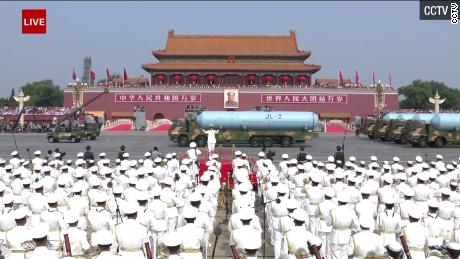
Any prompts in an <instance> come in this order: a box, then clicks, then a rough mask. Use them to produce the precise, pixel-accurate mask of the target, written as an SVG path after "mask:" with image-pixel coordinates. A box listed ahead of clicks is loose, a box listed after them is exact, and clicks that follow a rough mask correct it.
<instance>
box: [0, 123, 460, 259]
mask: <svg viewBox="0 0 460 259" xmlns="http://www.w3.org/2000/svg"><path fill="white" fill-rule="evenodd" d="M15 137H16V144H17V146H18V150H19V151H20V152H21V154H22V155H23V156H24V157H27V156H28V155H27V152H26V149H27V148H29V149H30V150H31V152H32V153H33V151H35V150H37V149H40V150H42V151H47V150H49V149H55V148H59V149H60V150H61V151H63V152H66V153H67V155H66V158H75V156H76V154H77V153H78V152H81V151H83V150H84V148H85V146H87V145H91V146H92V149H93V151H94V152H95V154H96V155H97V154H98V153H100V152H105V153H107V155H108V157H109V158H111V159H113V158H115V156H116V155H117V153H118V149H119V147H120V145H122V144H123V145H125V146H126V148H127V151H128V152H130V154H131V157H137V158H140V157H142V156H143V154H144V152H145V151H147V150H151V149H152V148H153V146H157V147H158V148H159V149H160V151H161V152H163V153H168V152H185V151H186V150H187V148H179V147H178V146H177V143H174V142H171V141H169V140H168V136H167V134H166V133H148V132H129V133H114V132H106V133H103V134H102V135H101V136H100V137H99V138H98V139H97V140H95V141H84V142H82V143H75V144H73V143H48V142H47V141H46V139H45V135H44V134H26V135H23V134H16V136H15ZM342 141H343V135H340V134H330V135H321V136H320V137H319V138H317V139H315V140H313V141H311V142H308V143H307V144H306V147H307V152H308V153H310V154H312V155H313V156H314V157H315V159H318V160H322V159H326V158H327V156H328V155H331V154H332V153H333V152H334V151H335V147H336V146H337V145H341V144H342ZM345 146H346V156H347V157H348V156H350V155H355V156H357V157H358V159H360V160H368V159H369V157H370V156H371V155H376V156H378V157H379V159H380V160H391V158H392V157H393V156H394V155H398V156H400V157H401V160H403V161H405V160H413V159H414V157H415V156H416V155H423V156H425V154H426V155H427V157H428V159H433V158H434V155H435V154H437V153H440V154H442V155H444V157H445V158H446V159H450V160H452V159H455V160H457V159H458V157H459V155H460V147H459V146H451V147H445V148H442V149H436V148H426V149H420V148H413V147H411V146H401V145H396V144H393V143H382V142H378V141H373V140H369V139H367V138H364V137H361V138H356V137H355V136H354V135H348V136H347V138H346V141H345ZM238 148H241V149H242V150H243V151H244V152H246V153H248V154H252V155H254V156H257V153H258V151H259V149H258V148H252V147H249V146H244V147H238ZM14 149H16V148H15V143H14V138H13V135H12V134H0V156H1V157H3V158H8V157H9V154H10V152H11V151H12V150H14ZM226 149H227V150H229V149H231V148H230V147H226ZM273 150H274V151H276V158H275V159H276V160H278V159H280V156H281V154H282V153H288V154H289V155H290V156H295V154H296V153H297V152H298V146H296V147H291V148H281V147H274V148H273ZM230 202H231V201H230ZM258 214H259V215H260V216H262V215H263V214H262V211H261V210H260V209H259V211H258ZM225 218H226V216H225V209H224V208H220V209H219V211H218V214H217V218H216V222H217V223H221V224H219V225H220V226H221V227H222V229H223V233H222V235H221V237H220V238H219V240H218V241H219V242H218V243H217V246H216V254H215V255H216V258H224V257H230V256H231V253H230V249H229V248H228V240H229V233H228V231H227V225H226V223H225V222H224V221H225ZM262 222H263V220H262V218H261V223H262ZM214 240H215V239H214V236H211V240H210V241H211V244H214ZM268 240H269V236H268V232H267V241H268ZM265 247H266V250H265V252H266V257H272V256H273V248H272V247H271V246H270V245H269V242H266V246H265ZM212 248H213V247H210V248H209V250H208V251H209V256H211V253H212ZM259 256H260V257H262V250H260V252H259Z"/></svg>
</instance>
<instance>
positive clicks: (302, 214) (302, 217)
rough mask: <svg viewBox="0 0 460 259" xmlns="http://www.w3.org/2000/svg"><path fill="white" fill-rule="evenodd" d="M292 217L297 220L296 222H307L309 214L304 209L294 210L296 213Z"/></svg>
mask: <svg viewBox="0 0 460 259" xmlns="http://www.w3.org/2000/svg"><path fill="white" fill-rule="evenodd" d="M292 217H293V218H294V219H295V220H298V221H303V222H305V221H306V220H307V218H308V214H307V212H306V211H305V210H303V209H296V210H294V212H293V213H292Z"/></svg>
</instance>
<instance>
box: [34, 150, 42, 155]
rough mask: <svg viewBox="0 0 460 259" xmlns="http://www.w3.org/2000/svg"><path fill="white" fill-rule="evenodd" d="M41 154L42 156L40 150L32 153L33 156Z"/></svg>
mask: <svg viewBox="0 0 460 259" xmlns="http://www.w3.org/2000/svg"><path fill="white" fill-rule="evenodd" d="M41 154H42V152H41V151H40V150H37V151H35V152H34V155H41Z"/></svg>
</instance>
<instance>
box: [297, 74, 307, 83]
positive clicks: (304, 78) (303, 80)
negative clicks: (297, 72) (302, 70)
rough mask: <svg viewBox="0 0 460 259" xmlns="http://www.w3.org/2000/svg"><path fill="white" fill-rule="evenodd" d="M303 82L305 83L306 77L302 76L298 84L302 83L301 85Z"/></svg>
mask: <svg viewBox="0 0 460 259" xmlns="http://www.w3.org/2000/svg"><path fill="white" fill-rule="evenodd" d="M305 81H307V77H306V76H304V75H301V76H299V82H302V83H303V82H305Z"/></svg>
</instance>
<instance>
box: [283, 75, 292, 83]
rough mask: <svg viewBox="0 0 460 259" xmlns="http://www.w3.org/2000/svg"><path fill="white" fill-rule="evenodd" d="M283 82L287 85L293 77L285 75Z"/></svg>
mask: <svg viewBox="0 0 460 259" xmlns="http://www.w3.org/2000/svg"><path fill="white" fill-rule="evenodd" d="M281 80H282V81H283V82H284V83H287V82H289V81H290V80H291V77H290V76H287V75H284V76H282V77H281Z"/></svg>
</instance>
